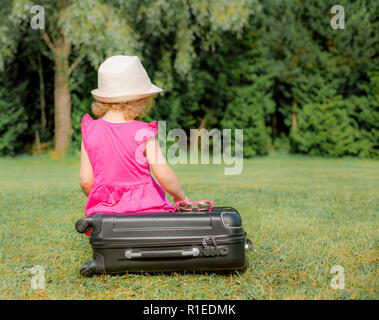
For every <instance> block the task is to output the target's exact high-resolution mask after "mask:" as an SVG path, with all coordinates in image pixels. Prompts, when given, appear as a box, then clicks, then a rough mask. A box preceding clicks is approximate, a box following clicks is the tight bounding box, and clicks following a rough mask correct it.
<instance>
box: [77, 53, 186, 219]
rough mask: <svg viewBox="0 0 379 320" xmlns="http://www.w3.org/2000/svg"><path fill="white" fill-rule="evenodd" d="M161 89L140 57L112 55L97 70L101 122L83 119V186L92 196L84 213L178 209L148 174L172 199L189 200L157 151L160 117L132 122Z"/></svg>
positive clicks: (97, 108)
mask: <svg viewBox="0 0 379 320" xmlns="http://www.w3.org/2000/svg"><path fill="white" fill-rule="evenodd" d="M161 91H162V89H160V88H158V87H157V86H155V85H153V84H152V83H151V81H150V79H149V77H148V75H147V73H146V71H145V69H144V68H143V66H142V64H141V62H140V60H139V59H138V57H136V56H133V57H130V56H113V57H111V58H109V59H107V60H105V61H104V62H103V63H102V65H101V66H100V68H99V70H98V89H95V90H93V91H92V95H93V97H94V98H95V102H94V103H93V104H92V111H93V113H94V115H96V116H98V117H100V118H99V119H97V120H92V118H91V117H90V116H89V115H88V114H86V115H84V117H83V119H82V124H81V129H82V147H81V165H80V186H81V188H82V190H83V192H84V193H85V194H86V195H87V196H88V200H87V205H86V208H85V214H86V216H89V215H92V214H94V213H96V212H101V213H126V212H130V213H133V212H137V213H139V212H164V211H175V210H176V209H175V207H174V206H173V205H172V204H171V203H170V202H169V201H168V200H167V198H166V196H165V192H164V191H163V190H162V188H161V187H160V186H159V185H158V184H157V183H156V182H155V180H154V179H153V178H152V176H151V174H150V167H151V169H152V172H153V173H154V176H155V178H156V179H157V181H158V182H159V184H160V185H161V186H162V187H163V189H164V190H165V191H166V192H168V193H169V194H170V195H172V196H173V197H174V201H180V200H188V197H187V196H186V195H185V194H184V191H183V189H182V187H181V186H180V183H179V181H178V178H177V177H176V175H175V173H174V172H173V171H172V170H171V168H170V167H169V166H168V164H167V163H166V161H165V159H164V156H163V155H162V152H161V150H160V149H159V144H158V141H157V140H156V137H155V136H156V134H157V131H158V127H157V121H153V122H151V123H146V122H142V121H136V120H134V119H135V118H136V117H137V116H138V115H144V114H145V113H146V112H148V111H149V109H150V108H151V106H152V103H153V96H154V95H155V94H157V93H159V92H161Z"/></svg>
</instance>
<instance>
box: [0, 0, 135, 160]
mask: <svg viewBox="0 0 379 320" xmlns="http://www.w3.org/2000/svg"><path fill="white" fill-rule="evenodd" d="M32 7H33V3H32V2H31V1H29V0H15V1H13V2H12V8H11V13H10V15H9V19H7V21H6V22H4V24H3V27H2V28H3V30H9V26H10V25H16V26H17V25H18V26H20V25H21V24H25V23H26V22H29V21H30V19H31V17H32V15H33V14H31V8H32ZM43 9H44V13H45V15H44V18H45V29H44V28H42V29H39V30H35V31H36V32H40V34H41V40H39V41H42V42H43V43H44V44H45V45H46V46H47V47H48V48H49V52H48V53H47V55H48V57H49V58H51V59H52V60H53V61H54V65H55V69H54V110H55V119H54V123H55V137H54V146H55V154H56V156H57V157H61V156H63V155H64V154H65V153H66V151H67V149H68V146H69V143H70V140H71V134H72V128H71V95H70V76H71V73H72V71H73V70H74V69H75V68H76V66H77V65H78V64H79V63H80V61H81V60H82V59H83V58H84V57H86V58H87V59H88V61H90V62H91V63H92V64H93V65H94V66H98V65H99V64H100V62H101V61H103V60H104V58H105V57H107V56H110V55H115V54H129V55H131V54H133V53H135V52H136V50H137V45H136V41H135V38H134V36H133V32H132V30H131V29H130V27H129V26H128V24H127V20H126V18H125V17H124V16H122V15H120V14H119V13H118V12H117V10H116V8H115V7H114V6H112V3H109V2H105V1H100V0H81V1H79V0H59V1H45V2H44V3H43ZM37 14H42V13H41V11H39V10H38V9H37ZM7 28H8V29H7ZM18 29H19V28H18ZM0 30H2V29H1V28H0ZM16 30H17V28H16ZM6 39H7V40H6V41H5V40H3V42H5V43H6V44H7V48H11V46H12V41H11V40H9V39H8V38H6ZM42 47H43V46H42V43H41V51H42V53H44V54H46V52H45V51H44V50H42ZM3 51H5V50H3ZM10 51H11V49H8V51H7V52H5V53H8V55H9V52H10ZM5 53H3V56H5Z"/></svg>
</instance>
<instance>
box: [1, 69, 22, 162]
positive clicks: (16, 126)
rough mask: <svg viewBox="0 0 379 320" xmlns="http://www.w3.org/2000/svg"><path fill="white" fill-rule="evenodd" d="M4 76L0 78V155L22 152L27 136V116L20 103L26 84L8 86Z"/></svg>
mask: <svg viewBox="0 0 379 320" xmlns="http://www.w3.org/2000/svg"><path fill="white" fill-rule="evenodd" d="M5 78H6V74H3V75H1V77H0V114H1V117H0V155H2V156H3V155H14V154H16V153H17V152H20V151H24V149H25V138H26V135H27V133H28V132H27V129H28V124H27V120H28V117H27V114H26V112H25V108H24V106H23V103H22V101H21V95H22V92H23V91H24V90H25V87H26V84H27V83H26V82H24V83H21V84H19V85H18V86H15V87H12V86H9V83H8V82H7V81H5Z"/></svg>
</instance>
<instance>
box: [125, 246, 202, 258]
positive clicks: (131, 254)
mask: <svg viewBox="0 0 379 320" xmlns="http://www.w3.org/2000/svg"><path fill="white" fill-rule="evenodd" d="M199 254H200V250H199V249H197V248H192V249H189V250H159V251H133V250H126V251H125V257H126V259H149V258H187V257H197V256H198V255H199Z"/></svg>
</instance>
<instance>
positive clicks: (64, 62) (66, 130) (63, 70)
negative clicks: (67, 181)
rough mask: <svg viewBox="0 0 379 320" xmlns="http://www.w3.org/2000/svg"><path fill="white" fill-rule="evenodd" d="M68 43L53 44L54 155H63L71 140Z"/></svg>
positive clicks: (62, 40) (61, 41)
mask: <svg viewBox="0 0 379 320" xmlns="http://www.w3.org/2000/svg"><path fill="white" fill-rule="evenodd" d="M70 47H71V46H70V44H69V43H66V42H65V41H64V39H60V40H59V41H58V43H57V45H56V46H55V49H56V52H55V55H54V58H55V71H54V110H55V118H54V121H55V137H54V145H55V156H56V157H63V156H64V155H65V154H66V152H67V149H68V147H69V144H70V142H71V134H72V127H71V95H70V86H69V79H70V78H69V76H70V68H69V63H68V57H69V55H70Z"/></svg>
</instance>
